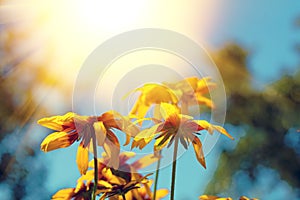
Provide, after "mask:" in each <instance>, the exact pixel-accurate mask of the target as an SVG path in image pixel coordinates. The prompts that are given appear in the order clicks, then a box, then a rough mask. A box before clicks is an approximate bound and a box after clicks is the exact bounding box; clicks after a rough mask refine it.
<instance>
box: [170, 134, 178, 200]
mask: <svg viewBox="0 0 300 200" xmlns="http://www.w3.org/2000/svg"><path fill="white" fill-rule="evenodd" d="M178 140H179V136H176V137H175V143H174V152H173V165H172V182H171V196H170V200H174V194H175V177H176V160H177V151H178Z"/></svg>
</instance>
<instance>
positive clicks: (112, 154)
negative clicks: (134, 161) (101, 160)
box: [103, 136, 120, 169]
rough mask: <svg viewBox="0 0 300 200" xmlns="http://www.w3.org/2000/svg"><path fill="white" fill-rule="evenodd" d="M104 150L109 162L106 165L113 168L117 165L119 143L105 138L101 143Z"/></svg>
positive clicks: (116, 167)
mask: <svg viewBox="0 0 300 200" xmlns="http://www.w3.org/2000/svg"><path fill="white" fill-rule="evenodd" d="M114 137H115V136H114ZM103 148H104V151H105V152H106V154H107V156H108V158H109V162H108V163H107V165H108V166H109V167H112V168H114V169H118V167H119V154H120V144H119V142H112V141H111V140H109V139H108V138H106V139H105V142H104V144H103Z"/></svg>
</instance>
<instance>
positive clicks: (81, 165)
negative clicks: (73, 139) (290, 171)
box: [76, 143, 89, 175]
mask: <svg viewBox="0 0 300 200" xmlns="http://www.w3.org/2000/svg"><path fill="white" fill-rule="evenodd" d="M76 163H77V167H78V169H79V172H80V174H81V175H82V174H85V173H86V171H87V169H88V164H89V151H88V148H87V147H83V144H82V143H80V144H79V146H78V149H77V157H76Z"/></svg>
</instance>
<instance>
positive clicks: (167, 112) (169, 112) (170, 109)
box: [160, 103, 179, 120]
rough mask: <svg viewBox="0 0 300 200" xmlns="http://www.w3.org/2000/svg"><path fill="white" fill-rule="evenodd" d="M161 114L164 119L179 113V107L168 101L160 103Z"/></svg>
mask: <svg viewBox="0 0 300 200" xmlns="http://www.w3.org/2000/svg"><path fill="white" fill-rule="evenodd" d="M160 110H161V115H162V117H163V118H164V120H166V119H168V118H170V117H173V116H177V117H178V115H179V109H178V107H177V106H175V105H172V104H169V103H161V104H160Z"/></svg>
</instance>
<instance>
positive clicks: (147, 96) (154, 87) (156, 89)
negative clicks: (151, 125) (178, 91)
mask: <svg viewBox="0 0 300 200" xmlns="http://www.w3.org/2000/svg"><path fill="white" fill-rule="evenodd" d="M137 91H140V92H141V94H140V96H139V98H138V100H137V101H136V103H135V104H134V106H133V108H132V109H131V111H130V113H129V115H133V116H137V118H139V119H141V118H143V117H144V116H145V115H146V113H147V111H148V110H149V108H150V106H151V105H152V104H160V103H161V102H165V103H172V104H177V103H178V98H177V96H176V95H175V93H174V92H173V91H172V90H170V89H169V88H168V87H166V86H164V85H160V84H156V83H148V84H145V85H143V86H142V87H140V88H137V89H135V90H134V91H132V92H137Z"/></svg>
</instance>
